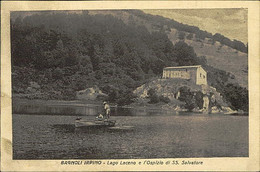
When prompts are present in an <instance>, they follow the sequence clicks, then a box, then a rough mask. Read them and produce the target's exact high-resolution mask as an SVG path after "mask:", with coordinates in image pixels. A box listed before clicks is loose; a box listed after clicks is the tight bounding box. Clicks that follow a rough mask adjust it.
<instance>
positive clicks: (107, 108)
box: [103, 102, 110, 119]
mask: <svg viewBox="0 0 260 172" xmlns="http://www.w3.org/2000/svg"><path fill="white" fill-rule="evenodd" d="M103 104H104V110H105V115H106V118H107V119H108V118H110V106H109V104H108V103H107V102H104V103H103Z"/></svg>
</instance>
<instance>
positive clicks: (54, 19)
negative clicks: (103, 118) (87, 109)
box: [11, 10, 248, 111]
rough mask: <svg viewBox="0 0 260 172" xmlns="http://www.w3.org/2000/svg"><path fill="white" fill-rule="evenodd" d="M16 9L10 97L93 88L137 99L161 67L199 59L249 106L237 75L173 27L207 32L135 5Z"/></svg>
mask: <svg viewBox="0 0 260 172" xmlns="http://www.w3.org/2000/svg"><path fill="white" fill-rule="evenodd" d="M17 13H18V14H17ZM12 14H16V17H12ZM12 14H11V18H12V20H11V53H12V88H13V89H12V91H13V94H12V95H13V97H19V98H27V99H46V100H50V99H52V100H74V99H76V93H77V92H79V91H81V90H87V89H88V88H93V87H95V88H97V89H100V90H101V91H102V93H104V94H106V95H108V96H107V100H108V101H110V102H114V103H117V104H119V105H125V104H130V103H132V102H133V101H134V100H135V95H134V94H133V91H134V90H135V89H136V88H137V87H139V86H141V85H143V84H145V83H147V82H149V81H150V80H151V78H154V77H157V78H158V77H160V76H161V74H162V69H163V68H164V67H166V66H182V65H199V64H200V65H202V66H203V67H204V68H205V69H206V70H207V72H208V83H209V84H210V85H211V86H213V87H215V88H216V89H217V91H218V92H219V93H221V94H222V95H223V96H224V99H225V100H227V101H228V102H231V104H232V106H233V107H234V108H235V109H239V108H241V107H242V105H241V101H242V102H243V109H244V110H245V111H247V108H248V107H247V106H248V92H247V90H246V89H244V88H242V87H241V86H239V85H238V84H237V82H238V81H239V80H236V76H235V74H233V73H231V72H229V71H225V70H220V69H218V68H215V66H214V67H212V66H213V65H210V64H209V62H207V60H206V58H207V57H203V56H198V55H197V53H196V52H195V51H194V48H193V47H192V46H189V45H188V44H189V41H188V40H183V38H181V36H180V35H179V34H180V33H178V39H180V40H179V41H178V40H177V39H176V34H173V29H171V28H172V27H177V28H178V29H179V30H180V29H184V30H186V31H187V30H189V29H191V30H190V31H193V32H196V33H197V34H202V35H203V34H204V36H208V37H210V34H209V33H207V32H205V31H200V30H198V29H197V28H193V27H190V26H184V25H180V24H178V23H176V22H174V21H171V20H168V19H165V18H162V17H158V16H157V17H156V16H155V18H153V16H151V15H145V14H144V13H140V12H139V11H131V10H126V11H90V12H89V11H83V12H81V13H73V12H55V13H52V12H35V13H34V12H30V14H27V13H26V12H16V13H12ZM17 16H18V17H17ZM150 19H151V20H150ZM179 30H178V32H179ZM185 35H186V34H184V37H186V36H185ZM170 36H171V37H170ZM169 37H170V39H169ZM187 37H188V36H187ZM200 37H201V36H200ZM201 39H202V38H199V40H201ZM205 40H206V39H205ZM173 43H174V44H173ZM226 43H227V44H228V43H229V42H228V41H227V42H226ZM192 44H195V41H193V42H190V45H192ZM205 44H206V43H205ZM195 49H196V48H195ZM212 60H213V62H214V63H217V61H220V60H219V59H215V58H212ZM213 62H212V63H211V64H213ZM218 64H219V66H221V63H220V62H219V63H218Z"/></svg>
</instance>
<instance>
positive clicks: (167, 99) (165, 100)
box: [159, 96, 171, 103]
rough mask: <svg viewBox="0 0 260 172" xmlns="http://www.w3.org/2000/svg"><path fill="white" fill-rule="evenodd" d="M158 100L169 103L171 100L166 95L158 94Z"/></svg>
mask: <svg viewBox="0 0 260 172" xmlns="http://www.w3.org/2000/svg"><path fill="white" fill-rule="evenodd" d="M159 100H160V101H161V102H164V103H169V102H170V101H171V100H170V99H169V98H168V97H164V96H160V97H159Z"/></svg>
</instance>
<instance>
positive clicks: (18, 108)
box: [12, 98, 248, 116]
mask: <svg viewBox="0 0 260 172" xmlns="http://www.w3.org/2000/svg"><path fill="white" fill-rule="evenodd" d="M12 104H13V113H17V114H23V113H25V114H34V113H35V114H47V115H48V114H49V115H51V114H53V115H60V114H64V115H69V114H74V115H86V114H93V113H94V111H96V112H99V111H102V109H103V103H102V101H97V100H96V101H91V100H90V101H80V100H70V101H67V100H41V99H37V100H28V99H20V98H18V99H17V98H13V102H12ZM110 106H111V108H112V109H117V108H121V109H133V110H137V111H149V110H155V111H156V110H159V111H165V112H166V113H168V112H171V113H189V111H187V110H186V109H182V108H180V107H173V106H171V105H169V104H162V103H159V104H137V103H133V104H130V105H125V106H117V105H115V104H111V105H110ZM89 109H90V110H89ZM190 113H196V114H197V113H198V114H211V115H214V114H225V115H232V116H248V113H247V112H239V111H232V112H218V113H205V112H200V111H191V112H190Z"/></svg>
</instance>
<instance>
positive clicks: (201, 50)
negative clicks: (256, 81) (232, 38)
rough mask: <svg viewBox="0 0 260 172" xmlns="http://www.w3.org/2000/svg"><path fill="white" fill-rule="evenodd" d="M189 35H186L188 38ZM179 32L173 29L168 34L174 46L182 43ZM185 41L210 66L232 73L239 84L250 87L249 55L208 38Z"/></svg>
mask: <svg viewBox="0 0 260 172" xmlns="http://www.w3.org/2000/svg"><path fill="white" fill-rule="evenodd" d="M188 34H189V33H186V36H187V35H188ZM178 35H179V32H178V31H177V30H176V29H172V30H171V32H170V33H169V34H168V37H169V39H170V40H171V41H172V43H173V44H175V43H176V42H178V41H180V40H179V39H178ZM184 41H185V42H186V43H187V44H188V45H190V46H192V47H193V48H194V50H195V52H196V54H197V55H198V56H205V57H206V59H207V62H208V64H209V65H210V66H213V67H215V68H218V69H221V70H224V71H227V72H230V73H231V74H233V75H234V76H235V78H236V80H237V82H238V83H239V84H240V85H241V86H243V87H246V88H247V87H248V55H247V54H246V53H243V52H240V51H237V50H235V49H233V48H230V47H228V46H226V45H221V44H220V43H219V42H215V43H214V44H212V43H211V42H210V40H208V39H207V38H206V39H205V40H196V38H192V39H191V40H189V39H187V38H185V39H184Z"/></svg>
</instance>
